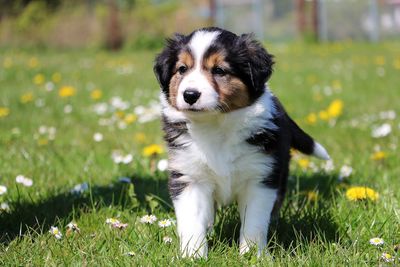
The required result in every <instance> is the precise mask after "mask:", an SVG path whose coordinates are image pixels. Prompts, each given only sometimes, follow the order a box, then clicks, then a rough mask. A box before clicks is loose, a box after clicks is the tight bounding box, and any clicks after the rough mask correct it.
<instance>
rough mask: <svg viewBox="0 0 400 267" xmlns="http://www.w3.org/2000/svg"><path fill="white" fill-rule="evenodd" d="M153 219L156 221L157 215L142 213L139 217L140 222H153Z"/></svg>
mask: <svg viewBox="0 0 400 267" xmlns="http://www.w3.org/2000/svg"><path fill="white" fill-rule="evenodd" d="M155 221H157V217H156V216H154V215H144V216H143V217H142V218H140V222H141V223H148V224H153V223H154V222H155Z"/></svg>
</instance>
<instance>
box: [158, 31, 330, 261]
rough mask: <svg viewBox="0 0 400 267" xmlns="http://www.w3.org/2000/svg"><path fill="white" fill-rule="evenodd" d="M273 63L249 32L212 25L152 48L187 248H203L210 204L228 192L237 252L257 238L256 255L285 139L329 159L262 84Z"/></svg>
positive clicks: (279, 182)
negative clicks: (235, 217) (236, 222)
mask: <svg viewBox="0 0 400 267" xmlns="http://www.w3.org/2000/svg"><path fill="white" fill-rule="evenodd" d="M273 64H274V61H273V56H272V55H270V54H269V53H268V52H267V51H266V50H265V49H264V48H263V47H262V45H261V44H260V43H259V42H257V41H256V40H254V39H253V37H252V35H248V34H243V35H240V36H238V35H236V34H234V33H232V32H229V31H226V30H223V29H219V28H203V29H199V30H196V31H194V32H193V33H191V34H189V35H180V34H176V35H175V36H174V37H173V38H171V39H168V40H167V44H166V47H165V49H164V50H163V51H162V52H161V53H160V54H159V55H158V56H157V57H156V60H155V66H154V72H155V74H156V77H157V79H158V82H159V84H160V86H161V94H160V99H161V103H162V120H163V130H164V131H165V141H166V143H167V145H168V152H169V172H170V176H169V191H170V195H171V198H172V201H173V205H174V208H175V213H176V218H177V227H178V234H179V238H180V249H181V253H182V255H183V256H184V257H185V256H195V257H206V256H207V240H206V234H207V230H208V229H209V228H210V227H212V225H213V221H214V213H215V204H218V205H227V204H229V203H231V202H233V201H237V204H238V209H239V213H240V218H241V229H240V240H239V248H240V252H241V253H245V252H247V251H249V249H250V248H251V247H252V246H257V249H258V250H257V251H258V254H259V255H261V253H262V251H263V249H264V248H265V246H266V244H267V233H268V226H269V223H270V218H271V213H275V212H276V211H277V210H278V209H279V207H280V206H281V203H282V200H283V197H284V194H285V190H286V183H287V178H288V171H289V161H290V148H291V147H293V148H295V149H297V150H299V151H301V152H303V153H305V154H309V155H314V156H316V157H319V158H321V159H329V155H328V153H327V152H326V150H325V149H324V148H323V147H322V146H321V145H320V144H319V143H317V142H315V141H314V140H313V139H312V138H311V137H310V136H309V135H308V134H306V133H305V132H303V130H301V129H300V128H299V126H297V124H296V123H295V122H294V121H293V120H292V119H291V118H290V117H289V116H288V114H287V113H286V112H285V110H284V108H283V106H282V105H281V103H280V102H279V100H278V99H277V98H276V97H275V96H274V95H273V94H272V93H271V92H270V91H269V89H268V87H267V85H266V82H267V80H268V79H269V77H270V76H271V74H272V66H273ZM273 211H274V212H273Z"/></svg>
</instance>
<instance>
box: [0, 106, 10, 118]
mask: <svg viewBox="0 0 400 267" xmlns="http://www.w3.org/2000/svg"><path fill="white" fill-rule="evenodd" d="M8 114H10V109H9V108H6V107H0V118H3V117H7V116H8Z"/></svg>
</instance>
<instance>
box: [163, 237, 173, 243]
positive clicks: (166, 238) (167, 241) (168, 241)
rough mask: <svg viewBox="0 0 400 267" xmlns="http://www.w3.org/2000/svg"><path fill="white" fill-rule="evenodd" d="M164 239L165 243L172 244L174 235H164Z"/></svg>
mask: <svg viewBox="0 0 400 267" xmlns="http://www.w3.org/2000/svg"><path fill="white" fill-rule="evenodd" d="M163 241H164V243H165V244H171V243H172V237H169V236H164V237H163Z"/></svg>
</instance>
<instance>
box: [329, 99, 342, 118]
mask: <svg viewBox="0 0 400 267" xmlns="http://www.w3.org/2000/svg"><path fill="white" fill-rule="evenodd" d="M342 110H343V101H342V100H340V99H335V100H333V101H332V102H331V103H330V104H329V106H328V109H327V112H328V116H329V117H330V118H337V117H339V116H340V115H341V114H342Z"/></svg>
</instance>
